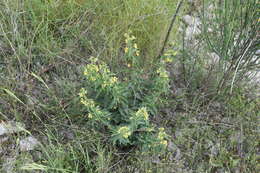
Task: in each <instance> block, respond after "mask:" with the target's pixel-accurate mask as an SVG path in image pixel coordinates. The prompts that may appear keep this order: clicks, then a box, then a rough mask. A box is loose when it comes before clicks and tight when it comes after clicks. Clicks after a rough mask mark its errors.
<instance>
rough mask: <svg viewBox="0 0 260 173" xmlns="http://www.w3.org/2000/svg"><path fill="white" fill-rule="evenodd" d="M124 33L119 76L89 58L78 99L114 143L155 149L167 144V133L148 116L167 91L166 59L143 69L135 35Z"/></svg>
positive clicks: (155, 110)
mask: <svg viewBox="0 0 260 173" xmlns="http://www.w3.org/2000/svg"><path fill="white" fill-rule="evenodd" d="M124 36H125V38H126V39H125V49H124V52H125V54H124V56H123V62H122V64H123V65H124V66H125V68H124V70H123V71H121V72H120V74H121V76H120V77H117V75H116V74H115V73H113V72H111V70H110V68H109V66H108V65H107V64H106V63H104V62H103V61H100V60H98V59H97V58H94V57H91V58H90V63H89V64H88V65H87V66H86V68H85V71H84V75H85V77H86V87H84V88H82V89H81V91H80V93H79V96H80V100H81V103H82V104H83V105H84V106H85V107H86V109H87V111H88V118H89V120H90V122H91V123H92V124H93V125H95V127H100V125H101V126H103V127H105V128H107V129H108V130H109V132H110V139H111V141H112V143H113V144H115V145H119V146H133V145H134V146H140V147H141V148H142V149H144V150H150V149H153V150H156V151H158V150H161V149H163V148H165V147H166V146H167V143H168V142H167V136H168V135H167V134H166V133H165V131H164V129H163V128H159V130H157V129H156V128H155V126H154V125H153V124H152V123H151V122H150V120H149V119H150V116H151V115H154V114H155V113H156V112H157V108H158V106H159V105H160V103H161V102H162V101H163V99H162V96H163V95H166V94H167V93H168V91H169V77H168V72H167V70H166V62H168V61H166V60H165V59H162V60H160V61H159V62H158V64H157V65H156V66H155V69H150V70H149V71H145V70H144V69H143V68H142V67H141V56H140V50H139V49H138V47H137V44H136V43H135V39H136V38H135V37H134V36H131V35H129V34H125V35H124Z"/></svg>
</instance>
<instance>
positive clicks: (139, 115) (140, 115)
mask: <svg viewBox="0 0 260 173" xmlns="http://www.w3.org/2000/svg"><path fill="white" fill-rule="evenodd" d="M135 116H136V117H137V118H142V119H144V120H148V118H149V114H148V112H147V109H146V107H142V108H140V109H139V110H138V111H137V112H136V113H135Z"/></svg>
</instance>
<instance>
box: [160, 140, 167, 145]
mask: <svg viewBox="0 0 260 173" xmlns="http://www.w3.org/2000/svg"><path fill="white" fill-rule="evenodd" d="M160 144H162V145H164V146H167V144H168V142H167V141H166V140H162V141H161V142H160Z"/></svg>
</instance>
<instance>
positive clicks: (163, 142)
mask: <svg viewBox="0 0 260 173" xmlns="http://www.w3.org/2000/svg"><path fill="white" fill-rule="evenodd" d="M166 137H167V134H166V133H165V131H164V128H159V133H158V139H159V141H160V142H159V144H161V145H163V146H165V147H166V146H167V144H168V142H167V140H165V138H166Z"/></svg>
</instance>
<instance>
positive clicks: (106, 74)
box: [84, 57, 118, 88]
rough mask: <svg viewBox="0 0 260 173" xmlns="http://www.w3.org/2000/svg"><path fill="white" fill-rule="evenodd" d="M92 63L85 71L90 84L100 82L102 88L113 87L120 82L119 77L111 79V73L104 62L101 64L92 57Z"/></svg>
mask: <svg viewBox="0 0 260 173" xmlns="http://www.w3.org/2000/svg"><path fill="white" fill-rule="evenodd" d="M90 60H91V63H90V64H88V65H87V66H86V68H85V70H84V75H85V76H86V78H87V79H88V80H89V81H90V82H95V81H99V82H101V83H99V84H101V87H102V88H106V87H112V86H114V85H115V84H116V83H117V82H118V78H117V77H114V76H113V77H111V75H112V74H111V72H110V70H109V68H108V66H107V65H106V64H105V63H104V62H99V63H98V64H97V61H98V59H97V58H94V57H91V58H90Z"/></svg>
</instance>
